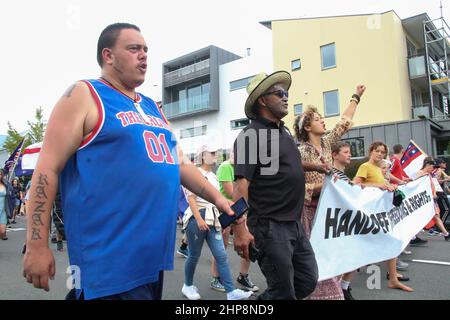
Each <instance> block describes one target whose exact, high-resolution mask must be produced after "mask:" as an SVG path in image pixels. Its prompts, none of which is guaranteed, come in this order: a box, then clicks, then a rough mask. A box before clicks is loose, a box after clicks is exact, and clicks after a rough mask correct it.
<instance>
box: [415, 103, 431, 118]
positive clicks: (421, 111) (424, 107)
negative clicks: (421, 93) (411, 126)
mask: <svg viewBox="0 0 450 320" xmlns="http://www.w3.org/2000/svg"><path fill="white" fill-rule="evenodd" d="M412 112H413V119H422V118H429V117H430V105H429V104H421V105H415V106H412Z"/></svg>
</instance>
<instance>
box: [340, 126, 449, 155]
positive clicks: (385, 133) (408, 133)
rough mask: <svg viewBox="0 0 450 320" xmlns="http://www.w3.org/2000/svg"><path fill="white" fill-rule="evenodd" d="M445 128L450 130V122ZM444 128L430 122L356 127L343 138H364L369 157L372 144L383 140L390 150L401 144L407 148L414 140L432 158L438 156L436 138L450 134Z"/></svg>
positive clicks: (366, 153) (366, 152)
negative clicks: (434, 144) (435, 144)
mask: <svg viewBox="0 0 450 320" xmlns="http://www.w3.org/2000/svg"><path fill="white" fill-rule="evenodd" d="M445 126H448V129H450V121H448V122H447V123H446V124H445ZM443 128H444V126H443V125H442V124H441V123H439V124H436V123H434V122H432V121H430V120H425V121H423V120H417V121H404V122H396V123H388V124H381V125H374V126H364V127H354V128H353V129H351V130H350V131H349V132H348V133H347V134H345V135H344V136H343V137H342V138H343V139H347V138H357V137H363V138H364V149H365V155H366V156H367V155H368V149H369V146H370V144H371V143H372V142H374V141H376V140H381V141H383V142H384V143H386V144H387V146H388V147H389V149H391V148H392V146H393V145H395V144H398V143H400V144H401V145H403V147H406V146H407V145H408V143H409V141H410V140H414V142H416V143H417V145H418V146H419V147H420V148H422V149H423V151H424V152H426V153H427V154H429V155H431V156H436V152H437V150H436V147H435V146H433V143H434V140H435V139H434V138H436V137H439V136H441V135H446V134H448V133H449V131H448V130H443Z"/></svg>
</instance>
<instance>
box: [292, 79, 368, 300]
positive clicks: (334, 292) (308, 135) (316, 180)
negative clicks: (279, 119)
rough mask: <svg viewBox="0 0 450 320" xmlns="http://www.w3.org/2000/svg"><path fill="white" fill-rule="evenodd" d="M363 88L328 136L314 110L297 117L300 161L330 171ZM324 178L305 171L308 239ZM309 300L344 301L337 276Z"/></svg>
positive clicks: (323, 283)
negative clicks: (334, 147) (333, 151)
mask: <svg viewBox="0 0 450 320" xmlns="http://www.w3.org/2000/svg"><path fill="white" fill-rule="evenodd" d="M365 90H366V87H365V86H364V85H359V86H357V87H356V93H355V94H354V95H353V96H352V98H351V99H350V104H349V105H348V107H347V108H346V109H345V111H344V113H343V114H342V117H341V119H340V120H339V121H338V123H337V124H336V126H335V127H334V128H333V130H331V131H330V132H329V133H326V128H325V122H324V120H323V117H322V116H321V115H320V114H319V112H318V111H317V109H316V108H313V107H308V108H307V110H306V111H305V112H304V113H303V114H302V115H301V116H300V117H297V119H296V121H295V125H294V130H295V134H296V137H297V140H298V141H299V143H300V145H299V150H300V154H301V158H302V162H305V163H310V164H314V165H316V166H317V167H318V168H324V167H327V168H328V169H331V165H332V156H331V145H332V144H333V143H336V142H337V141H338V140H340V139H341V137H342V136H343V135H344V134H345V133H347V132H348V130H349V129H350V128H351V126H352V124H353V123H352V119H353V116H354V114H355V112H356V107H357V105H358V103H359V101H360V98H361V96H362V95H363V93H364V91H365ZM324 177H325V175H324V174H321V173H319V172H317V171H307V172H305V184H306V185H305V204H304V206H303V213H302V217H301V219H302V224H303V227H304V228H305V231H306V234H307V235H308V237H309V236H310V234H311V227H312V222H313V221H314V217H315V215H316V209H317V204H318V200H319V195H320V191H321V190H322V185H323V180H324ZM307 299H311V300H331V299H334V300H343V299H344V295H343V293H342V289H341V285H340V283H339V279H338V278H337V277H335V278H332V279H328V280H324V281H319V282H318V283H317V286H316V289H315V290H314V292H313V293H312V294H311V295H310V296H309V297H308V298H307Z"/></svg>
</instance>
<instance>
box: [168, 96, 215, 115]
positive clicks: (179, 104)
mask: <svg viewBox="0 0 450 320" xmlns="http://www.w3.org/2000/svg"><path fill="white" fill-rule="evenodd" d="M163 109H164V113H165V115H166V116H167V118H174V117H178V116H181V115H185V114H190V113H196V112H199V111H203V110H208V109H210V105H209V94H203V95H200V96H196V97H193V98H189V99H186V100H179V101H175V102H172V103H167V104H165V105H164V106H163Z"/></svg>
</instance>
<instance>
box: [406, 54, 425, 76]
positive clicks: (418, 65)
mask: <svg viewBox="0 0 450 320" xmlns="http://www.w3.org/2000/svg"><path fill="white" fill-rule="evenodd" d="M408 67H409V78H410V79H415V78H419V77H425V76H426V75H427V71H426V67H425V56H415V57H410V58H409V59H408Z"/></svg>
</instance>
